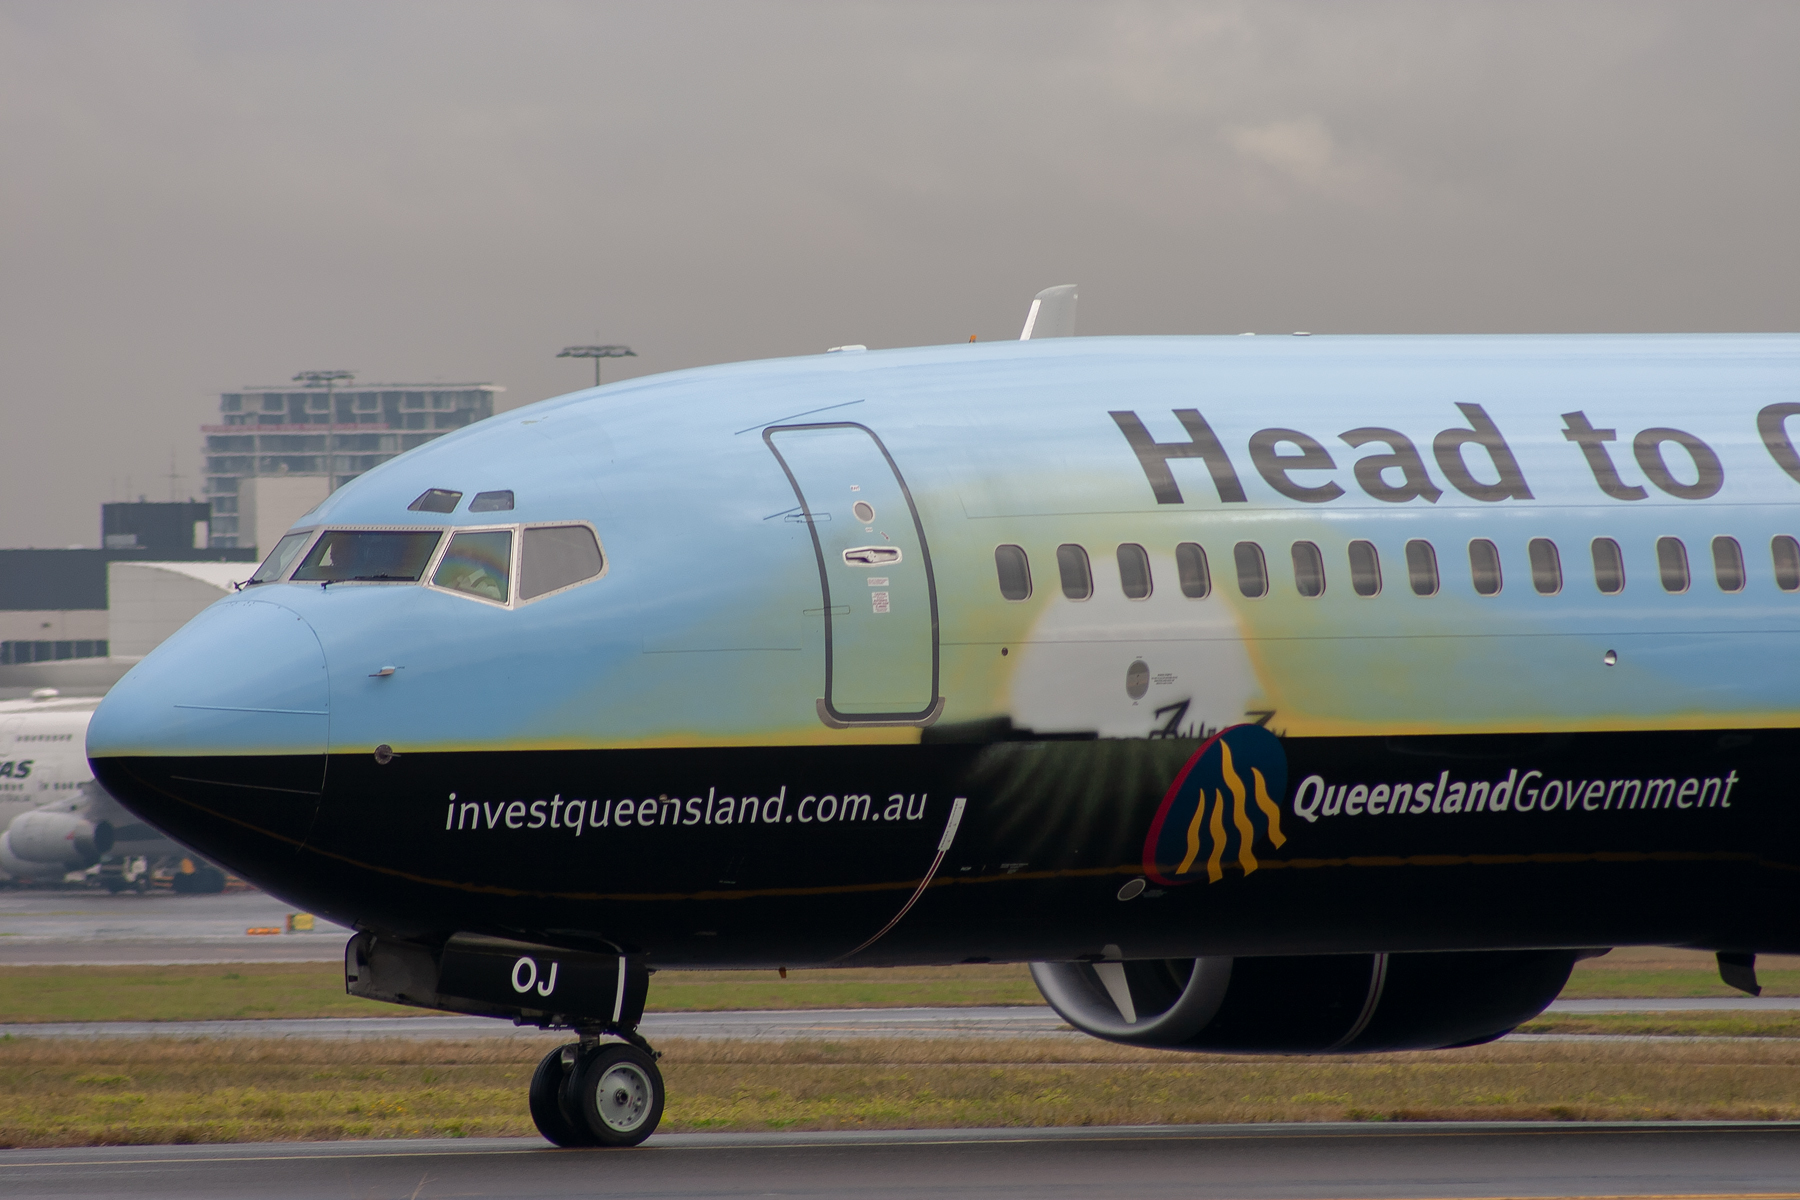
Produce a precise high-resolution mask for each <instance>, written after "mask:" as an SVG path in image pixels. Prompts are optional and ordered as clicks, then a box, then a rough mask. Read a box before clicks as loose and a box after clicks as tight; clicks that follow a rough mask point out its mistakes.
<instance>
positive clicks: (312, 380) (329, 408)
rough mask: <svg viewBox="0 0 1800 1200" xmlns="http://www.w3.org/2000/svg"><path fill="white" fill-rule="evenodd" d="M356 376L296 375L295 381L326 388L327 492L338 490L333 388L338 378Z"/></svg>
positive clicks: (342, 373)
mask: <svg viewBox="0 0 1800 1200" xmlns="http://www.w3.org/2000/svg"><path fill="white" fill-rule="evenodd" d="M355 378H356V372H355V371H302V372H300V373H299V374H298V375H296V376H294V382H295V383H304V384H305V385H306V386H307V387H309V388H310V387H319V386H321V385H323V386H324V388H325V410H326V416H325V420H326V425H325V494H326V495H327V496H329V495H331V493H333V492H335V491H337V401H336V400H334V399H333V398H332V390H333V389H334V388H335V387H336V386H337V382H338V380H340V379H341V380H344V381H345V382H346V383H347V382H349V381H350V380H352V379H355Z"/></svg>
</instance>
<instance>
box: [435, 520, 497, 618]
mask: <svg viewBox="0 0 1800 1200" xmlns="http://www.w3.org/2000/svg"><path fill="white" fill-rule="evenodd" d="M511 568H512V532H511V531H510V530H505V529H494V530H483V531H481V532H479V533H459V534H457V535H456V536H455V537H453V538H451V539H450V548H449V549H448V550H446V551H444V561H443V562H441V563H439V564H438V569H437V574H435V575H433V576H432V577H431V582H432V583H434V584H436V585H437V586H438V587H441V588H449V589H450V590H451V591H453V592H464V593H466V594H468V595H470V596H479V597H481V598H482V599H483V600H497V601H499V602H500V603H501V604H505V603H506V595H507V577H508V575H509V574H510V573H511Z"/></svg>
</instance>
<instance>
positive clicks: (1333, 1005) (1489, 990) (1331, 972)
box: [1031, 950, 1592, 1054]
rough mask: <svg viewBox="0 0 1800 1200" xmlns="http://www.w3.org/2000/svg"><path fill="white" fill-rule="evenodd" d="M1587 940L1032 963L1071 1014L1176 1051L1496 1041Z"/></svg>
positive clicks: (1293, 1050)
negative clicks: (1568, 946) (1565, 944)
mask: <svg viewBox="0 0 1800 1200" xmlns="http://www.w3.org/2000/svg"><path fill="white" fill-rule="evenodd" d="M1590 953H1592V952H1591V951H1581V950H1485V951H1468V952H1454V953H1418V954H1332V955H1305V956H1271V957H1265V958H1197V959H1144V960H1136V961H1130V962H1098V963H1095V962H1047V963H1032V964H1031V975H1032V978H1033V979H1034V980H1035V981H1036V982H1037V985H1038V990H1039V991H1040V992H1042V993H1043V994H1044V999H1045V1000H1047V1001H1049V1003H1050V1006H1051V1007H1052V1008H1054V1009H1055V1010H1056V1011H1057V1012H1058V1013H1060V1014H1061V1015H1062V1017H1063V1018H1064V1019H1065V1020H1067V1021H1068V1022H1069V1024H1071V1025H1073V1026H1075V1028H1077V1029H1079V1030H1081V1031H1082V1032H1083V1033H1090V1034H1092V1035H1094V1036H1095V1037H1098V1038H1105V1039H1106V1040H1107V1041H1112V1042H1124V1043H1126V1044H1129V1045H1136V1046H1155V1047H1159V1048H1162V1049H1165V1050H1197V1051H1208V1050H1210V1051H1219V1052H1227V1053H1268V1054H1359V1053H1371V1052H1375V1051H1386V1050H1436V1049H1443V1048H1446V1047H1450V1046H1467V1045H1476V1044H1479V1043H1481V1042H1486V1041H1492V1040H1493V1039H1494V1038H1497V1037H1500V1036H1501V1035H1503V1034H1505V1033H1507V1032H1509V1031H1511V1030H1512V1029H1513V1028H1515V1027H1516V1026H1518V1025H1519V1024H1520V1023H1522V1022H1524V1021H1527V1020H1529V1019H1530V1018H1532V1017H1534V1016H1536V1015H1537V1014H1538V1013H1540V1012H1542V1011H1543V1010H1544V1008H1545V1006H1547V1005H1548V1004H1549V1003H1550V1001H1552V1000H1554V999H1555V998H1556V996H1557V993H1559V992H1560V991H1562V988H1563V985H1564V984H1565V983H1567V982H1568V979H1569V971H1570V968H1572V967H1573V966H1574V965H1575V962H1576V960H1577V959H1580V958H1583V957H1586V956H1587V955H1588V954H1590Z"/></svg>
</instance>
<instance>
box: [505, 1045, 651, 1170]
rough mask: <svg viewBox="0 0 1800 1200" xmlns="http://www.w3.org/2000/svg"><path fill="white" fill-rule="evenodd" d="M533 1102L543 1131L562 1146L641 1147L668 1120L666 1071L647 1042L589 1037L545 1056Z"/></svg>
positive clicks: (533, 1114)
mask: <svg viewBox="0 0 1800 1200" xmlns="http://www.w3.org/2000/svg"><path fill="white" fill-rule="evenodd" d="M530 1100H531V1119H532V1121H533V1122H535V1123H536V1124H537V1127H538V1132H539V1133H541V1134H543V1135H544V1136H545V1137H546V1138H548V1139H549V1140H550V1141H552V1142H554V1143H555V1144H556V1145H558V1146H635V1145H637V1144H638V1143H639V1142H642V1141H643V1140H644V1139H645V1138H647V1137H649V1136H650V1135H651V1134H652V1133H654V1132H655V1131H656V1126H657V1124H658V1123H660V1122H661V1121H662V1111H663V1078H662V1072H661V1071H659V1070H657V1068H656V1054H655V1052H654V1051H652V1050H651V1049H650V1047H649V1045H648V1044H647V1043H644V1041H643V1039H642V1038H633V1039H632V1042H631V1043H630V1044H627V1043H623V1042H602V1041H600V1040H599V1038H598V1037H597V1036H595V1037H589V1036H584V1037H583V1038H582V1040H581V1041H579V1042H572V1043H570V1044H569V1045H567V1046H558V1047H557V1048H556V1049H554V1050H552V1051H551V1052H550V1053H549V1054H547V1055H545V1056H544V1061H543V1062H541V1063H539V1064H538V1068H537V1071H536V1072H535V1073H534V1074H533V1075H532V1077H531V1093H530Z"/></svg>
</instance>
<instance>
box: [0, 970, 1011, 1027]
mask: <svg viewBox="0 0 1800 1200" xmlns="http://www.w3.org/2000/svg"><path fill="white" fill-rule="evenodd" d="M1041 1003H1043V1000H1042V998H1041V997H1039V995H1038V993H1037V988H1036V987H1034V986H1033V985H1032V982H1031V977H1030V976H1029V975H1028V974H1027V973H1026V970H1025V968H1024V967H1022V966H1004V967H993V966H967V967H909V968H900V969H895V970H891V971H884V970H869V969H853V970H842V971H789V972H788V977H787V978H786V979H782V978H781V977H780V975H778V974H777V973H776V972H774V971H662V972H659V973H657V974H656V975H655V976H654V977H653V978H652V980H651V986H650V1009H651V1011H653V1012H716V1011H721V1010H725V1009H742V1008H877V1007H892V1006H897V1005H929V1006H940V1005H970V1004H1041ZM423 1011H424V1010H422V1009H416V1008H404V1007H401V1006H399V1005H394V1004H380V1003H377V1002H375V1001H371V1000H361V999H358V998H357V997H354V996H346V995H345V994H344V973H343V968H342V967H340V966H338V965H337V964H336V963H256V964H243V963H240V964H218V965H211V964H209V965H204V966H170V967H86V966H80V967H77V966H64V967H0V1023H34V1022H43V1021H208V1020H235V1019H242V1018H246V1017H398V1016H408V1015H413V1016H417V1015H421V1014H422V1013H423Z"/></svg>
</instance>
